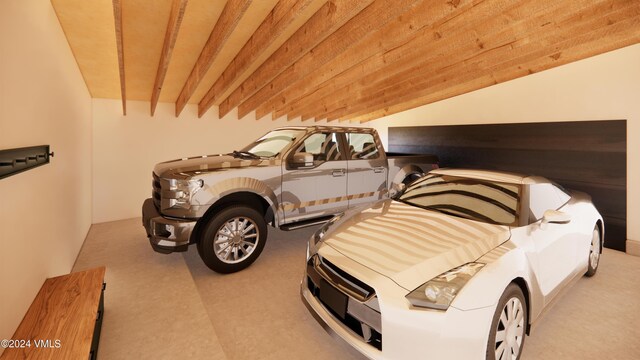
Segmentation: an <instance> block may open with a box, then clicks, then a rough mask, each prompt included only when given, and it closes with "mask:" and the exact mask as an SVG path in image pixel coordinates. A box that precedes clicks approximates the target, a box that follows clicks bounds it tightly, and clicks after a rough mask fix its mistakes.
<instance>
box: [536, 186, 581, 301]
mask: <svg viewBox="0 0 640 360" xmlns="http://www.w3.org/2000/svg"><path fill="white" fill-rule="evenodd" d="M558 191H559V190H558ZM529 192H530V197H529V199H530V204H529V208H530V211H531V213H532V215H533V216H534V217H535V220H539V221H538V222H536V223H534V224H532V225H530V226H531V235H530V236H531V237H532V240H533V244H534V246H535V251H536V253H537V257H538V266H539V268H538V271H537V274H538V281H539V283H540V288H541V290H542V293H543V295H544V296H545V302H547V301H550V300H551V299H552V298H553V297H554V296H555V295H556V294H557V292H558V291H559V290H560V288H561V286H560V285H564V284H565V282H566V281H568V280H569V279H570V278H571V276H572V275H573V273H574V272H575V270H576V267H577V253H576V249H577V238H576V232H575V231H574V226H572V225H573V224H571V222H568V223H547V222H543V221H542V218H543V215H544V212H545V211H546V210H560V211H562V206H563V205H564V204H565V203H566V202H567V200H568V199H567V198H562V197H561V196H560V193H558V192H557V191H556V187H555V186H554V185H553V184H535V185H531V186H530V187H529Z"/></svg>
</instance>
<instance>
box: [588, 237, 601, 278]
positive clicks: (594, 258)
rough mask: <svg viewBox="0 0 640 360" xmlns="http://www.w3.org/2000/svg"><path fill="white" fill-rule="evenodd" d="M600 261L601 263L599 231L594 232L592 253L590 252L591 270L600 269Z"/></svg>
mask: <svg viewBox="0 0 640 360" xmlns="http://www.w3.org/2000/svg"><path fill="white" fill-rule="evenodd" d="M598 261H600V234H599V233H598V230H593V236H592V237H591V251H590V252H589V263H590V264H591V268H592V269H595V268H597V267H598Z"/></svg>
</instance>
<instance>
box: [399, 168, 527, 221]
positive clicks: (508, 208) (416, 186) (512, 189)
mask: <svg viewBox="0 0 640 360" xmlns="http://www.w3.org/2000/svg"><path fill="white" fill-rule="evenodd" d="M397 200H399V201H401V202H404V203H406V204H409V205H413V206H417V207H420V208H423V209H426V210H432V211H438V212H441V213H444V214H447V215H452V216H458V217H462V218H466V219H471V220H475V221H481V222H485V223H490V224H500V225H510V226H516V224H517V220H518V208H519V203H520V185H517V184H505V183H499V182H493V181H485V180H479V179H471V178H463V177H456V176H446V175H435V174H434V175H430V176H425V177H423V178H421V179H420V180H418V181H415V182H413V183H412V184H410V185H409V186H408V187H407V189H406V190H405V191H404V193H403V194H402V195H400V196H399V197H398V198H397Z"/></svg>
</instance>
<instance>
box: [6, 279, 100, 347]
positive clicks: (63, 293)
mask: <svg viewBox="0 0 640 360" xmlns="http://www.w3.org/2000/svg"><path fill="white" fill-rule="evenodd" d="M104 274H105V268H104V267H99V268H95V269H91V270H87V271H81V272H76V273H71V274H69V275H63V276H58V277H54V278H49V279H47V280H46V281H45V282H44V284H43V285H42V288H41V289H40V291H39V292H38V295H37V296H36V298H35V300H34V301H33V303H32V304H31V306H30V307H29V310H28V311H27V313H26V314H25V316H24V318H23V319H22V322H21V323H20V326H18V329H17V330H16V332H15V334H14V335H13V338H12V340H11V342H12V344H10V347H8V348H6V349H5V350H4V353H3V354H2V356H0V359H2V360H5V359H7V360H8V359H82V360H84V359H95V358H96V356H97V350H98V341H99V339H100V329H101V326H102V315H103V311H104V295H103V292H104V285H105V284H104ZM3 345H5V344H3ZM5 347H6V346H5Z"/></svg>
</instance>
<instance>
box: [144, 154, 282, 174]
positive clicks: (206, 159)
mask: <svg viewBox="0 0 640 360" xmlns="http://www.w3.org/2000/svg"><path fill="white" fill-rule="evenodd" d="M279 161H280V160H275V159H241V158H237V157H233V156H231V155H226V154H220V155H205V156H196V157H190V158H185V159H177V160H171V161H165V162H162V163H159V164H157V165H156V166H155V168H154V169H153V172H154V173H155V174H156V175H158V176H159V177H161V178H184V177H189V176H193V175H195V174H199V173H204V172H211V171H216V170H223V169H237V168H246V167H252V166H275V165H279Z"/></svg>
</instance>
